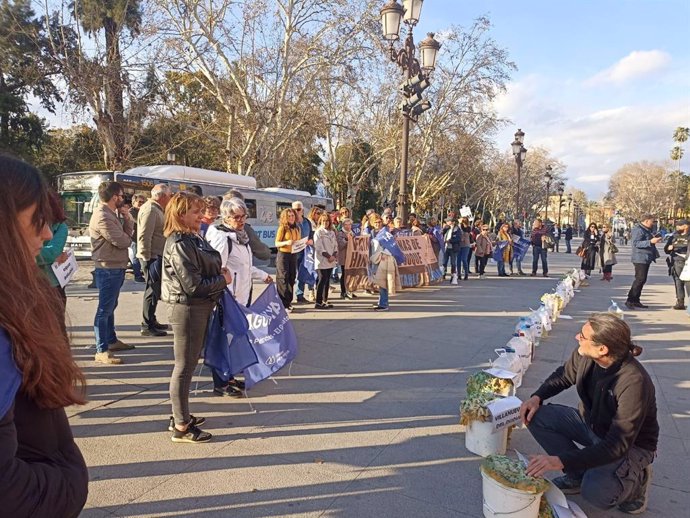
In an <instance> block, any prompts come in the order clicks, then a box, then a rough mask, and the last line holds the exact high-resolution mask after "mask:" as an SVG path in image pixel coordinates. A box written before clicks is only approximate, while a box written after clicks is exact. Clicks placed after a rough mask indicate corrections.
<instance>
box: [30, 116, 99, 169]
mask: <svg viewBox="0 0 690 518" xmlns="http://www.w3.org/2000/svg"><path fill="white" fill-rule="evenodd" d="M36 165H37V166H38V167H39V169H41V171H43V173H45V174H46V175H48V176H55V175H58V174H62V173H69V172H74V171H93V170H96V171H98V170H102V169H103V148H102V147H101V143H100V140H99V138H98V133H97V132H96V130H94V129H93V128H89V127H88V126H84V125H82V126H73V127H71V128H68V129H52V130H49V131H48V132H47V133H46V138H45V143H44V144H43V147H42V148H41V153H40V154H39V155H38V156H37V157H36Z"/></svg>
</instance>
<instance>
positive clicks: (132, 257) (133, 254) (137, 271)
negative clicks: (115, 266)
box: [129, 234, 141, 279]
mask: <svg viewBox="0 0 690 518" xmlns="http://www.w3.org/2000/svg"><path fill="white" fill-rule="evenodd" d="M129 262H130V263H132V273H134V278H135V279H139V278H141V262H140V261H139V258H138V257H137V240H136V234H135V235H134V239H133V240H132V244H131V245H130V246H129Z"/></svg>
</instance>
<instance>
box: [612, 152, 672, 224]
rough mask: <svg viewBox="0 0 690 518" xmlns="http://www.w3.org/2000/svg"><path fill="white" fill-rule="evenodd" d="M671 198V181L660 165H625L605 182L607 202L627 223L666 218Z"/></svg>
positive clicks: (646, 163) (665, 169)
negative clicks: (647, 216) (656, 216)
mask: <svg viewBox="0 0 690 518" xmlns="http://www.w3.org/2000/svg"><path fill="white" fill-rule="evenodd" d="M672 197H673V181H672V179H671V175H670V174H669V171H668V169H667V168H666V167H665V166H664V165H662V164H658V163H652V162H647V161H642V162H634V163H630V164H625V165H624V166H623V167H621V168H620V169H619V170H618V171H616V173H615V174H614V175H613V176H612V177H611V180H610V181H609V193H608V198H609V199H611V200H613V202H614V204H615V206H616V208H617V209H618V210H620V211H621V214H622V215H623V216H625V217H626V218H629V219H636V218H639V217H640V216H641V215H642V214H667V213H668V209H669V206H670V202H671V199H672Z"/></svg>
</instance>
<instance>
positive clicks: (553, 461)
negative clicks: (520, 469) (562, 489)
mask: <svg viewBox="0 0 690 518" xmlns="http://www.w3.org/2000/svg"><path fill="white" fill-rule="evenodd" d="M562 469H563V463H562V462H561V459H559V458H558V457H556V456H555V455H532V456H531V457H530V459H529V464H528V465H527V471H526V473H527V474H528V475H529V476H530V477H541V476H543V475H544V473H546V472H547V471H558V470H562Z"/></svg>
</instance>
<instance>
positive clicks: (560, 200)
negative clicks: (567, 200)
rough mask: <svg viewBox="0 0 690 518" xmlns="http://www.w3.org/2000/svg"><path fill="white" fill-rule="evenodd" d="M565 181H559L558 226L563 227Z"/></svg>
mask: <svg viewBox="0 0 690 518" xmlns="http://www.w3.org/2000/svg"><path fill="white" fill-rule="evenodd" d="M563 190H564V186H563V182H559V183H558V228H561V207H562V206H563Z"/></svg>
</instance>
